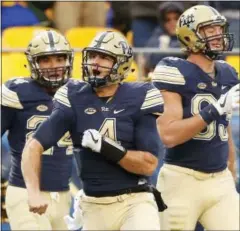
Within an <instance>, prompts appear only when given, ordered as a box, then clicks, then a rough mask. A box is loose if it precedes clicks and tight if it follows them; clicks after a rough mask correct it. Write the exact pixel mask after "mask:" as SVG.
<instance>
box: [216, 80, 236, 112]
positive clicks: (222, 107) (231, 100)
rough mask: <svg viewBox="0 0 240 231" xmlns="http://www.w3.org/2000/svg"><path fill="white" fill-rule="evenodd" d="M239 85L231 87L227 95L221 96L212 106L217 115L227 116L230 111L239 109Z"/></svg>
mask: <svg viewBox="0 0 240 231" xmlns="http://www.w3.org/2000/svg"><path fill="white" fill-rule="evenodd" d="M239 101H240V83H239V84H237V85H235V86H234V87H232V88H231V89H230V90H229V91H228V92H227V93H225V94H224V95H221V97H220V99H219V100H218V101H217V102H216V103H215V104H213V106H214V107H215V108H216V109H217V111H218V113H219V115H223V114H228V113H231V112H232V109H235V108H238V107H239Z"/></svg>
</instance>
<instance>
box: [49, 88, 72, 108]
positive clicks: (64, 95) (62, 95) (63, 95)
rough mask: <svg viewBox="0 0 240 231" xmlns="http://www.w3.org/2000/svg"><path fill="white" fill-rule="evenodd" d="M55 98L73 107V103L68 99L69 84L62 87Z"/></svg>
mask: <svg viewBox="0 0 240 231" xmlns="http://www.w3.org/2000/svg"><path fill="white" fill-rule="evenodd" d="M53 100H56V101H58V102H59V103H61V104H63V105H65V106H67V107H71V104H70V102H69V99H68V86H67V85H64V86H62V87H60V88H59V89H58V90H57V92H56V93H55V95H54V98H53Z"/></svg>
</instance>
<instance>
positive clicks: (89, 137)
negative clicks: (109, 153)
mask: <svg viewBox="0 0 240 231" xmlns="http://www.w3.org/2000/svg"><path fill="white" fill-rule="evenodd" d="M82 146H83V147H85V148H90V149H92V151H94V152H98V153H100V151H101V147H102V135H101V134H100V133H99V131H97V130H95V129H88V130H86V131H84V133H83V138H82Z"/></svg>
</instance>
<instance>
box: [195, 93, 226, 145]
mask: <svg viewBox="0 0 240 231" xmlns="http://www.w3.org/2000/svg"><path fill="white" fill-rule="evenodd" d="M204 102H207V103H209V104H211V103H215V102H216V99H215V98H214V97H213V95H211V94H196V95H195V96H194V97H193V98H192V103H191V105H192V106H191V113H192V114H193V115H197V114H199V111H200V110H201V105H202V103H204ZM217 129H218V134H219V137H220V139H221V140H222V141H227V140H228V132H227V129H226V128H225V127H224V125H223V124H219V125H218V128H217V125H216V121H214V122H212V123H211V124H209V125H208V126H207V128H206V131H204V132H200V133H198V134H197V135H196V136H194V137H193V139H195V140H212V139H213V138H214V137H215V136H216V131H217Z"/></svg>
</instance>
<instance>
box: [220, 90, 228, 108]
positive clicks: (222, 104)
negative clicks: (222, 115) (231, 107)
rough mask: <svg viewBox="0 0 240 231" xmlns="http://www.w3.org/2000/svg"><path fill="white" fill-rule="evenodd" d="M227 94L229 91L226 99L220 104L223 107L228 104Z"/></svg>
mask: <svg viewBox="0 0 240 231" xmlns="http://www.w3.org/2000/svg"><path fill="white" fill-rule="evenodd" d="M227 96H228V93H227V94H226V96H225V99H224V101H223V103H220V106H221V107H224V106H225V104H226V101H227Z"/></svg>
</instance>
